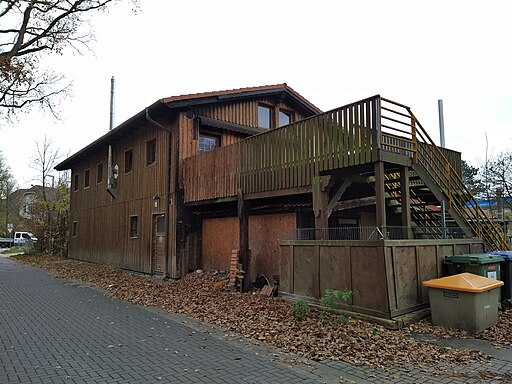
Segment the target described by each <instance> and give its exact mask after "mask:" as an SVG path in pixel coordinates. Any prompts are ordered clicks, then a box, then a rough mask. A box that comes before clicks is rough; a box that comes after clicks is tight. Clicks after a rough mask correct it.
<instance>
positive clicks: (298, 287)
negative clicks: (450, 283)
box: [280, 240, 483, 318]
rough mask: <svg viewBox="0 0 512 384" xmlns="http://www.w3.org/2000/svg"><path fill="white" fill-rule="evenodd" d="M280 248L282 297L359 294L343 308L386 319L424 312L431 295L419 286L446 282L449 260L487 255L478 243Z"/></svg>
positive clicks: (324, 243)
mask: <svg viewBox="0 0 512 384" xmlns="http://www.w3.org/2000/svg"><path fill="white" fill-rule="evenodd" d="M280 245H281V259H280V265H281V267H280V275H281V286H280V290H281V291H282V292H286V293H290V294H295V295H300V296H305V297H310V298H313V299H319V298H320V297H321V296H322V295H323V294H324V292H325V289H340V290H342V289H345V288H348V289H350V290H352V291H354V290H357V291H358V292H359V294H357V295H355V296H353V297H352V299H351V300H350V301H349V302H348V303H347V304H348V305H346V306H345V307H347V309H350V310H353V311H355V312H360V313H365V314H369V315H373V316H378V317H383V318H393V317H395V316H400V315H403V314H406V313H409V312H412V311H415V310H417V309H420V308H423V307H426V306H427V305H428V293H427V291H426V289H425V288H424V287H423V286H422V285H421V283H422V282H423V281H425V280H429V279H432V278H436V277H441V276H442V274H443V268H442V267H443V261H444V257H445V256H447V255H454V254H461V253H479V252H482V250H483V244H482V242H481V241H478V240H437V241H429V240H426V241H420V240H416V241H364V242H362V241H304V240H303V241H300V240H294V241H283V242H281V243H280ZM342 306H343V305H342Z"/></svg>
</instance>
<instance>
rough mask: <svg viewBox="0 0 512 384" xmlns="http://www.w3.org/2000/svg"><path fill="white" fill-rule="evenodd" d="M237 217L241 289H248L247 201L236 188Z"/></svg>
mask: <svg viewBox="0 0 512 384" xmlns="http://www.w3.org/2000/svg"><path fill="white" fill-rule="evenodd" d="M238 219H239V223H240V252H239V257H240V264H242V270H243V271H244V278H243V281H242V285H241V289H242V290H243V291H248V290H249V287H250V281H251V278H250V266H251V261H250V256H249V252H250V251H249V203H248V202H247V201H245V200H244V198H243V195H242V190H241V189H239V190H238Z"/></svg>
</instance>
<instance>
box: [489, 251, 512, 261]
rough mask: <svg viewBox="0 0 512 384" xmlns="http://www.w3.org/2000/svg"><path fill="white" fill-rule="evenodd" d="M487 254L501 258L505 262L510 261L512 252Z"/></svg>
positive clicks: (490, 252)
mask: <svg viewBox="0 0 512 384" xmlns="http://www.w3.org/2000/svg"><path fill="white" fill-rule="evenodd" d="M487 253H488V254H491V255H498V256H501V257H502V258H503V259H505V260H512V251H489V252H487Z"/></svg>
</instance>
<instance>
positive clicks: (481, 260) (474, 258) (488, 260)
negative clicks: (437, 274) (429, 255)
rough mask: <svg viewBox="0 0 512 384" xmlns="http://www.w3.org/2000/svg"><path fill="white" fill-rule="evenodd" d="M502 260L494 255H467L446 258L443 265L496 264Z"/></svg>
mask: <svg viewBox="0 0 512 384" xmlns="http://www.w3.org/2000/svg"><path fill="white" fill-rule="evenodd" d="M502 261H503V258H502V257H501V256H500V255H497V254H495V253H493V254H488V253H472V254H468V255H455V256H446V257H445V258H444V262H445V264H454V263H459V264H496V263H501V262H502Z"/></svg>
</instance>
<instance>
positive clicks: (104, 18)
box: [0, 0, 512, 187]
mask: <svg viewBox="0 0 512 384" xmlns="http://www.w3.org/2000/svg"><path fill="white" fill-rule="evenodd" d="M140 5H141V7H140V10H139V11H138V12H136V13H134V12H133V11H132V7H131V3H130V2H129V1H126V2H125V3H124V4H123V3H121V4H118V5H116V6H114V7H112V8H111V9H110V11H109V12H108V13H98V14H95V15H94V16H93V18H92V21H91V28H92V29H93V30H94V32H95V37H96V40H95V41H94V42H92V43H91V44H90V50H89V51H84V52H83V53H82V54H81V55H80V54H77V53H76V52H74V51H73V50H67V51H65V52H64V54H63V55H62V56H54V57H52V58H51V59H49V60H48V61H47V62H45V63H44V64H45V65H46V66H47V67H49V68H53V69H54V70H55V71H58V72H61V73H63V74H64V75H65V77H66V79H67V80H68V81H71V82H72V83H73V88H72V93H73V94H72V96H69V97H67V98H66V99H64V100H61V101H60V105H59V108H60V115H61V116H60V117H61V118H60V120H56V119H55V118H54V117H53V116H52V115H51V114H49V113H42V112H39V111H37V110H34V111H31V112H30V113H27V114H24V115H23V116H22V117H21V118H20V119H19V120H18V121H16V122H14V123H13V124H11V125H3V126H2V127H0V131H1V137H2V139H1V140H0V151H2V153H3V155H4V157H5V159H6V161H7V164H8V165H9V166H10V168H11V170H12V173H13V174H14V176H15V178H16V180H17V182H18V186H19V187H29V186H30V185H31V184H35V183H36V181H35V180H36V179H37V176H38V175H37V172H36V171H35V170H34V169H33V168H32V167H31V159H32V158H33V155H34V152H35V143H36V142H37V141H42V139H43V137H44V136H45V135H46V137H47V138H49V139H51V140H52V142H53V147H54V148H55V149H58V150H59V152H60V153H62V154H63V157H62V159H64V158H65V157H66V155H71V154H73V153H75V152H77V151H78V150H80V149H81V148H83V147H84V146H86V145H87V144H89V143H90V142H92V141H94V140H95V139H97V138H98V137H100V136H101V135H103V134H105V133H106V132H107V131H108V127H109V117H110V114H109V98H110V78H111V77H112V76H115V79H116V99H115V123H116V124H115V125H118V124H121V123H122V122H123V121H125V120H127V119H128V118H130V117H131V116H133V115H135V114H136V113H138V112H139V111H141V110H143V109H144V108H145V107H146V106H148V105H150V104H152V103H154V102H155V101H157V100H158V99H161V98H164V97H169V96H174V95H180V94H188V93H196V92H206V91H216V90H224V89H234V88H241V87H248V86H260V85H266V84H280V83H287V84H288V85H289V86H291V87H292V88H293V89H295V90H296V91H297V92H299V93H300V94H301V95H303V96H304V97H305V98H307V99H308V100H310V101H311V102H312V103H313V104H315V105H316V106H318V107H319V108H320V109H322V110H329V109H333V108H336V107H339V106H342V105H345V104H348V103H350V102H353V101H357V100H360V99H363V98H366V97H369V96H373V95H376V94H380V95H381V96H383V97H386V98H389V99H391V100H394V101H397V102H400V103H402V104H406V105H408V106H410V107H411V109H412V111H413V113H414V114H415V115H416V117H417V118H418V119H419V121H420V122H421V124H422V126H423V127H424V128H425V129H427V131H428V132H429V134H430V136H431V137H432V138H433V139H434V140H435V141H436V142H438V138H439V120H438V110H437V108H438V107H437V106H438V103H437V100H438V99H443V104H444V118H445V137H446V147H448V148H450V149H453V150H456V151H460V152H462V158H463V159H464V160H466V161H468V162H469V163H470V164H472V165H473V166H479V165H481V164H483V162H484V160H485V158H486V153H487V156H489V155H492V154H494V155H497V154H498V153H499V152H502V151H511V150H512V63H511V61H512V60H511V59H512V22H511V21H510V15H512V1H510V0H503V1H501V0H492V1H491V0H486V1H473V0H464V1H462V0H452V1H437V0H431V1H428V2H427V1H423V2H416V1H394V0H388V1H377V0H367V1H345V0H343V1H341V0H340V1H326V0H317V1H304V0H294V1H288V0H281V1H276V0H272V1H267V0H259V1H257V2H256V1H251V2H248V1H247V2H246V1H235V0H233V1H228V0H216V1H211V0H209V1H208V0H188V1H175V0H140ZM55 175H56V176H57V172H55Z"/></svg>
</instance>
